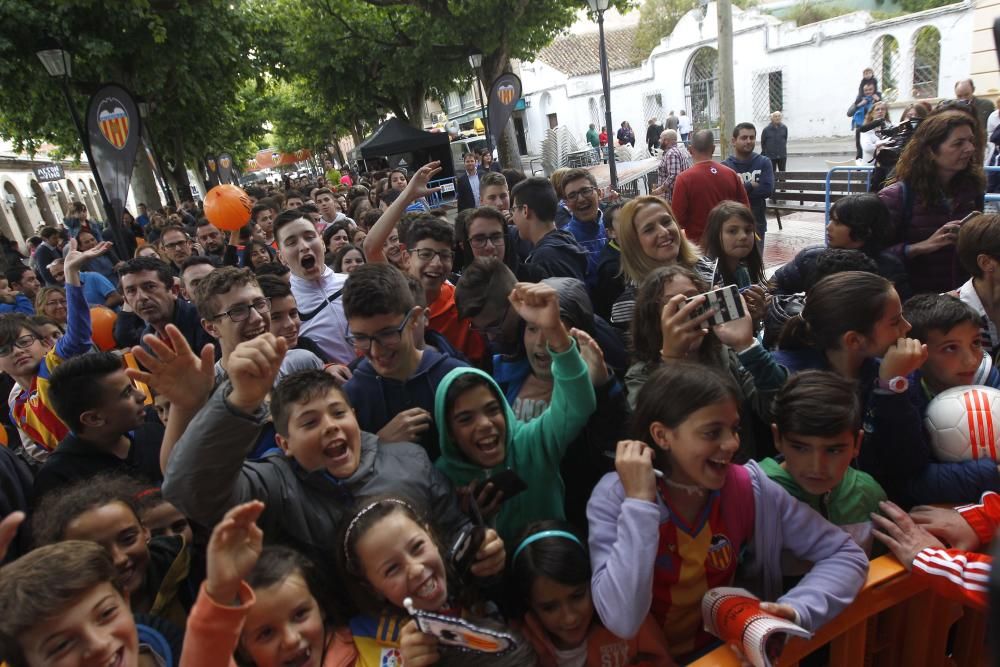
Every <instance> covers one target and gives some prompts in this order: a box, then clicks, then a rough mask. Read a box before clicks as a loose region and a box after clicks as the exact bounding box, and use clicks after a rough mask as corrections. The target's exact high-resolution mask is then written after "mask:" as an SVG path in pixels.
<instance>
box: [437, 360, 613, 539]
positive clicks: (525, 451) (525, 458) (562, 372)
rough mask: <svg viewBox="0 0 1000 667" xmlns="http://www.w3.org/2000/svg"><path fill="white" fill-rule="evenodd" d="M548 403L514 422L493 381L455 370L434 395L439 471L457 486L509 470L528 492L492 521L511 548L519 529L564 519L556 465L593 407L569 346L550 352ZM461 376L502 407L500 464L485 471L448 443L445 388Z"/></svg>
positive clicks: (586, 377) (581, 366)
mask: <svg viewBox="0 0 1000 667" xmlns="http://www.w3.org/2000/svg"><path fill="white" fill-rule="evenodd" d="M550 353H551V354H552V376H553V379H554V386H553V388H552V400H551V402H550V403H549V407H548V408H547V409H546V410H545V412H543V413H542V415H541V416H540V417H537V418H535V419H533V420H531V421H530V422H522V421H518V420H517V419H516V418H515V417H514V412H513V411H512V410H511V408H510V405H509V404H508V403H507V400H506V399H505V398H504V395H503V392H502V391H500V387H498V386H497V383H496V382H495V381H494V380H493V378H492V377H490V376H489V375H487V374H486V373H484V372H482V371H480V370H479V369H476V368H456V369H454V370H452V371H451V372H450V373H448V374H447V375H445V376H444V379H443V380H441V383H440V384H439V385H438V388H437V393H436V394H435V396H434V422H435V423H436V424H438V425H439V427H438V433H439V435H440V442H441V456H440V458H438V460H437V463H436V464H435V465H437V467H438V468H440V469H441V471H442V472H444V474H445V475H447V476H448V478H449V479H451V481H452V483H453V484H455V485H456V486H465V485H467V484H468V483H469V482H471V481H473V480H480V479H486V478H488V477H490V476H492V475H495V474H497V473H500V472H502V471H504V470H506V469H508V468H510V469H512V470H514V472H516V473H517V474H518V476H519V477H520V478H521V479H523V480H524V482H525V483H526V484H527V486H528V488H527V490H525V491H523V492H522V493H520V494H519V495H517V496H516V497H514V498H511V499H510V500H505V501H504V503H503V505H502V507H501V509H500V512H499V513H498V514H497V516H496V529H497V532H498V533H499V534H500V537H502V538H503V539H504V541H506V542H507V543H508V544H513V542H512V540H514V539H515V538H516V537H517V536H518V534H519V533H520V531H521V530H523V529H524V528H525V527H526V526H527V525H528V524H530V523H531V522H533V521H540V520H542V519H565V511H564V509H563V496H564V495H565V492H564V487H563V481H562V478H561V477H560V476H559V464H560V462H561V461H562V458H563V455H564V454H565V453H566V448H567V447H568V446H569V444H570V443H571V442H573V440H574V439H575V438H576V436H577V435H578V434H579V432H580V429H582V428H583V427H584V426H585V425H586V423H587V420H588V419H589V418H590V415H591V413H593V412H594V409H595V408H596V407H597V400H596V399H595V397H594V387H593V385H592V384H591V382H590V374H589V372H588V371H587V364H586V363H585V362H584V360H583V357H581V356H580V351H579V350H578V349H577V346H576V343H575V342H574V343H573V345H572V347H571V348H570V349H568V350H566V351H565V352H561V353H557V352H552V351H551V350H550ZM465 373H476V374H478V375H481V376H483V377H484V378H486V379H487V380H488V381H489V383H490V385H491V386H492V387H493V391H494V392H495V394H496V396H497V398H498V399H499V400H500V401H501V403H502V404H503V408H504V416H505V422H506V424H507V438H506V452H505V455H504V462H503V463H502V464H500V465H498V466H496V467H494V468H491V469H489V470H487V469H484V468H481V467H480V466H478V465H476V464H475V463H471V462H470V461H469V460H468V459H467V458H466V457H465V455H464V454H462V452H461V450H459V448H458V445H456V444H455V442H454V441H453V440H452V438H451V434H450V432H449V429H448V426H447V424H448V417H447V409H446V406H445V396H447V395H448V387H450V386H451V383H452V382H454V381H455V380H456V379H457V378H458V377H460V376H462V375H464V374H465Z"/></svg>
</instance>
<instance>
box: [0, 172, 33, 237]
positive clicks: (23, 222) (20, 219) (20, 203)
mask: <svg viewBox="0 0 1000 667" xmlns="http://www.w3.org/2000/svg"><path fill="white" fill-rule="evenodd" d="M3 196H4V203H7V201H8V200H7V197H8V196H12V197H13V202H12V203H9V204H8V208H10V209H11V210H12V211H13V212H14V220H15V221H16V222H17V228H18V229H19V230H21V236H22V237H24V238H28V237H29V236H31V235H32V234H33V233H34V230H33V229H32V227H31V218H29V217H28V210H27V209H26V208H25V207H24V199H22V198H21V193H20V192H18V191H17V188H16V187H14V184H13V183H11V182H10V181H6V182H5V183H4V184H3Z"/></svg>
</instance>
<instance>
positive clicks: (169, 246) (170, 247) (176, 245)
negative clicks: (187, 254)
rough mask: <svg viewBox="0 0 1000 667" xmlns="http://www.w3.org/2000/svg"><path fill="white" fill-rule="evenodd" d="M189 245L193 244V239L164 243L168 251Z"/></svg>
mask: <svg viewBox="0 0 1000 667" xmlns="http://www.w3.org/2000/svg"><path fill="white" fill-rule="evenodd" d="M188 243H191V239H184V240H183V241H174V242H173V243H164V244H163V247H164V248H166V249H167V250H176V249H177V248H180V247H181V246H185V245H187V244H188Z"/></svg>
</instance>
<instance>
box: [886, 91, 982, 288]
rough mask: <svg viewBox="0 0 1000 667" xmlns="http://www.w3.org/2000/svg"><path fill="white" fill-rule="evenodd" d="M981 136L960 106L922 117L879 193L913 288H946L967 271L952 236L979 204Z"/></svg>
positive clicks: (971, 117) (894, 250)
mask: <svg viewBox="0 0 1000 667" xmlns="http://www.w3.org/2000/svg"><path fill="white" fill-rule="evenodd" d="M985 192H986V177H985V176H984V174H983V137H982V130H981V129H980V127H979V122H978V120H977V119H976V117H975V115H974V114H972V113H969V112H967V111H963V110H960V109H959V108H958V107H955V108H950V109H944V110H940V111H937V112H935V113H932V114H931V115H930V116H928V117H927V118H926V119H924V120H923V121H921V123H920V125H919V126H918V127H917V129H916V131H915V132H914V133H913V138H912V139H911V140H910V141H909V143H908V144H907V145H906V148H905V149H904V150H903V154H902V155H901V156H900V158H899V163H898V164H897V165H896V177H895V181H894V182H893V183H892V184H891V185H888V186H886V187H885V188H883V189H882V190H881V191H880V192H879V193H878V196H879V198H880V199H881V200H882V201H883V202H884V203H885V205H886V206H887V207H888V208H889V215H890V220H891V222H892V230H893V234H892V240H891V245H890V247H889V248H888V250H889V251H890V252H892V253H894V254H895V255H896V256H898V257H899V258H900V259H901V260H902V262H903V264H904V266H905V267H906V271H907V273H908V274H909V276H910V283H911V287H912V288H913V291H914V292H946V291H948V290H951V289H954V288H956V287H958V286H959V285H961V284H962V282H963V281H965V280H966V279H967V278H968V276H967V275H966V272H965V271H964V270H963V269H962V266H961V264H960V263H959V261H958V254H957V253H956V251H955V242H956V241H957V240H958V230H959V228H960V227H961V222H962V220H963V218H965V217H966V216H968V215H969V214H970V213H972V212H973V211H981V210H982V209H983V199H984V195H985Z"/></svg>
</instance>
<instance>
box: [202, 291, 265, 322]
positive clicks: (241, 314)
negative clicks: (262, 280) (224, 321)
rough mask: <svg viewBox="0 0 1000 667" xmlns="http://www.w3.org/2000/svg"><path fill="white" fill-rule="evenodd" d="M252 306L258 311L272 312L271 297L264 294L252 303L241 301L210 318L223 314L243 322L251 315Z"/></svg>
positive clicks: (213, 318) (262, 312)
mask: <svg viewBox="0 0 1000 667" xmlns="http://www.w3.org/2000/svg"><path fill="white" fill-rule="evenodd" d="M250 308H253V309H254V310H256V311H257V312H258V313H261V314H264V313H269V312H271V298H270V297H266V296H263V297H261V298H259V299H254V300H253V302H252V303H249V304H246V303H241V304H239V305H238V306H233V307H232V308H230V309H229V310H227V311H225V312H223V313H219V314H218V315H214V316H212V317H210V318H208V319H210V320H217V319H219V318H220V317H222V316H223V315H225V316H227V317H229V319H231V320H232V321H233V322H242V321H243V320H245V319H247V318H248V317H250Z"/></svg>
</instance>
